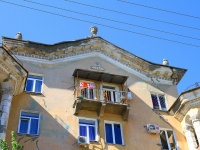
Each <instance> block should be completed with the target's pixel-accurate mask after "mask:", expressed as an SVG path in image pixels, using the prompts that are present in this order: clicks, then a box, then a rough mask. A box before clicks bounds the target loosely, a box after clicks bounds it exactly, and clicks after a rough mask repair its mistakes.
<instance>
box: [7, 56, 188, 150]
mask: <svg viewBox="0 0 200 150" xmlns="http://www.w3.org/2000/svg"><path fill="white" fill-rule="evenodd" d="M95 62H100V64H101V66H102V67H103V68H105V72H107V73H112V74H118V75H125V76H129V78H128V81H127V85H128V87H129V89H130V90H131V92H132V93H133V99H132V100H130V101H129V103H130V105H131V110H130V112H129V119H128V121H127V122H125V121H122V118H121V116H120V115H114V114H108V113H105V114H104V116H103V117H98V116H97V113H96V112H92V111H84V110H82V111H80V112H79V116H82V117H89V118H98V119H100V123H99V137H100V143H97V144H91V145H90V146H89V149H90V150H99V149H102V150H103V149H106V148H107V149H109V150H122V149H123V150H132V149H133V150H146V149H150V150H160V147H159V146H157V144H158V143H160V137H159V135H156V134H148V133H147V130H146V127H145V126H146V125H147V124H148V123H152V124H158V125H159V126H160V127H162V128H167V129H171V127H170V126H169V125H168V124H167V123H165V122H164V121H162V120H161V119H160V117H159V116H158V115H157V114H155V113H154V112H153V111H152V101H151V96H150V93H151V92H161V93H163V92H162V91H164V93H166V98H167V102H168V108H169V107H170V106H171V105H172V104H173V102H174V101H175V99H176V98H177V96H178V95H177V90H176V86H169V85H156V84H153V83H147V82H145V81H143V80H142V79H140V78H138V77H136V76H135V75H133V74H130V73H128V72H126V71H125V70H123V69H122V68H118V67H117V66H114V67H113V64H110V63H109V62H108V61H106V60H103V59H101V58H88V59H82V60H81V59H80V60H76V61H73V62H65V63H60V64H55V65H44V64H38V63H30V62H23V64H24V67H25V68H26V69H27V70H28V71H29V72H33V73H38V74H43V76H44V84H43V92H42V93H43V94H42V95H30V94H27V93H25V92H24V93H22V94H20V95H18V96H16V97H14V99H13V102H12V108H11V113H10V119H9V124H8V132H7V133H8V134H7V141H10V134H9V133H10V131H11V130H14V131H17V127H18V120H19V114H20V110H21V109H24V110H33V111H38V112H40V113H41V120H40V136H39V137H38V138H37V139H36V140H34V141H31V140H30V139H31V137H24V138H22V139H21V140H20V144H22V145H24V146H25V150H26V149H31V150H34V149H37V146H38V147H39V149H40V150H66V149H67V150H73V149H78V147H77V139H76V138H77V136H78V133H77V132H78V121H77V116H75V115H73V112H74V110H73V108H72V105H73V103H74V100H75V99H74V95H73V94H74V91H73V89H72V88H70V89H68V88H69V87H71V86H72V85H71V84H74V78H73V77H72V74H73V72H74V70H75V69H88V70H90V67H91V66H93V65H94V63H95ZM63 81H66V82H69V83H71V84H68V83H66V82H63ZM157 86H158V87H159V89H161V90H162V91H160V90H158V87H157ZM160 113H162V114H163V116H164V118H166V119H167V120H168V121H169V122H170V124H171V125H172V126H173V128H174V131H175V134H176V139H177V142H178V145H179V148H180V150H187V144H186V141H185V137H184V134H183V132H182V128H181V125H180V123H179V122H178V121H177V120H176V119H175V118H174V117H172V116H169V115H168V114H167V113H165V112H160ZM104 120H110V121H116V122H121V123H122V126H123V136H124V143H125V145H124V146H121V145H105V142H104V140H105V134H104ZM20 137H21V136H19V137H18V139H19V138H20ZM82 149H85V148H82Z"/></svg>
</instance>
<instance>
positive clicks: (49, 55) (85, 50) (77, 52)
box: [3, 37, 186, 84]
mask: <svg viewBox="0 0 200 150" xmlns="http://www.w3.org/2000/svg"><path fill="white" fill-rule="evenodd" d="M4 45H5V46H6V48H7V49H9V50H10V51H12V52H13V53H14V55H17V56H23V57H28V58H33V59H37V60H40V62H42V63H47V62H51V63H56V61H55V60H61V59H63V60H65V58H69V57H73V56H81V55H84V54H89V53H93V52H97V53H100V54H102V55H104V56H106V57H109V58H110V59H112V60H115V61H117V62H119V63H121V64H122V65H124V66H127V67H129V68H130V69H133V70H135V71H137V72H138V73H141V74H143V75H145V76H147V77H148V78H155V79H158V80H160V79H162V80H167V81H172V83H174V84H177V83H178V82H179V81H180V79H181V78H182V76H183V75H184V73H185V72H186V70H184V69H178V68H176V69H174V68H173V67H169V66H162V65H157V64H153V63H150V62H148V61H145V60H143V59H141V58H139V57H137V56H135V55H133V54H131V53H129V52H127V51H125V50H123V49H121V48H119V47H117V46H115V45H113V44H111V43H109V42H107V41H105V40H103V39H102V38H99V37H96V38H88V39H84V40H77V41H74V42H65V43H64V42H63V43H59V44H55V45H45V44H41V43H34V42H29V41H28V42H26V41H22V40H20V41H19V40H15V39H10V38H3V46H4ZM58 62H59V61H58ZM48 64H50V63H48Z"/></svg>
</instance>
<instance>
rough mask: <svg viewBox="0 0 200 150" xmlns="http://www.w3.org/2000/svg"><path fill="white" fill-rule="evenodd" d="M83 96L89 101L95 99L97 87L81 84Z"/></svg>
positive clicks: (91, 84) (85, 83) (86, 83)
mask: <svg viewBox="0 0 200 150" xmlns="http://www.w3.org/2000/svg"><path fill="white" fill-rule="evenodd" d="M80 88H81V89H80V91H81V96H82V97H84V98H88V99H94V98H95V85H94V83H88V82H80Z"/></svg>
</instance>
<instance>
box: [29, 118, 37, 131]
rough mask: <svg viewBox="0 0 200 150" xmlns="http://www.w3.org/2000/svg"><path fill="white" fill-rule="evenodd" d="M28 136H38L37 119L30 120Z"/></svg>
mask: <svg viewBox="0 0 200 150" xmlns="http://www.w3.org/2000/svg"><path fill="white" fill-rule="evenodd" d="M30 134H38V119H31V127H30Z"/></svg>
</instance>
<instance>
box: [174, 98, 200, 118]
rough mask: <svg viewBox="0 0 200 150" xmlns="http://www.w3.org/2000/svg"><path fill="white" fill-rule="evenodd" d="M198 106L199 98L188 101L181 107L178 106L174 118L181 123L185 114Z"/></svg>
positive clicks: (199, 103)
mask: <svg viewBox="0 0 200 150" xmlns="http://www.w3.org/2000/svg"><path fill="white" fill-rule="evenodd" d="M198 105H200V97H197V98H195V99H192V100H188V101H187V102H185V103H184V104H183V105H182V106H180V108H179V110H178V111H177V112H176V114H175V115H174V117H175V118H176V119H178V120H179V121H182V120H183V118H184V116H185V115H186V114H187V112H188V111H189V110H190V109H191V108H194V107H196V106H198Z"/></svg>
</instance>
